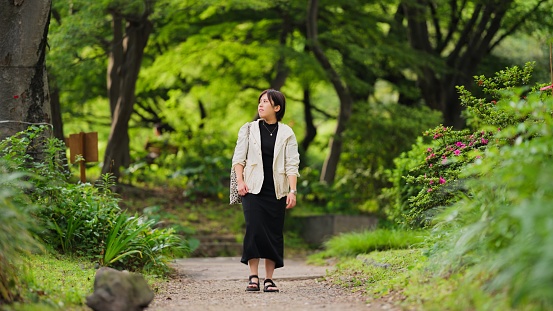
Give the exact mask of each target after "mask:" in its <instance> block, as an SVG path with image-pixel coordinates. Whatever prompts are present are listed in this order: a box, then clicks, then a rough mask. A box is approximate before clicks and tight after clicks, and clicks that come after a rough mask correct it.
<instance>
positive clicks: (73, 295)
mask: <svg viewBox="0 0 553 311" xmlns="http://www.w3.org/2000/svg"><path fill="white" fill-rule="evenodd" d="M24 265H25V268H24V269H23V270H24V272H23V276H22V279H23V281H25V283H26V285H25V286H26V287H25V288H22V290H21V292H22V294H21V296H22V299H23V301H22V302H19V303H16V304H13V305H11V306H9V307H8V306H4V310H58V309H64V310H88V309H87V308H86V307H84V302H85V299H86V296H87V295H89V294H91V293H92V289H93V283H94V274H95V272H96V269H95V268H94V265H93V264H92V263H90V262H89V261H85V260H79V259H76V258H71V257H55V256H54V255H52V254H33V255H29V256H27V257H26V258H25V260H24Z"/></svg>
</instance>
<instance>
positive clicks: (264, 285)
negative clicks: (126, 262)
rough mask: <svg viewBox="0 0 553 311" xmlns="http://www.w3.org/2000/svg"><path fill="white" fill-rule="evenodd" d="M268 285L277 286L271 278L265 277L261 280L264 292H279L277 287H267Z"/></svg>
mask: <svg viewBox="0 0 553 311" xmlns="http://www.w3.org/2000/svg"><path fill="white" fill-rule="evenodd" d="M269 287H277V286H276V284H275V282H273V280H271V279H265V281H264V282H263V291H264V292H266V293H276V292H279V289H278V288H277V289H269Z"/></svg>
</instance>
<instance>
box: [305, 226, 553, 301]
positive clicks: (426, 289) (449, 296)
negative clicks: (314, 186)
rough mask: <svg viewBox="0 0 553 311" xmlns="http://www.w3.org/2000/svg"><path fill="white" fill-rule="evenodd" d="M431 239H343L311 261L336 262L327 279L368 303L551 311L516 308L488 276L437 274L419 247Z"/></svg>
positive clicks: (398, 234)
mask: <svg viewBox="0 0 553 311" xmlns="http://www.w3.org/2000/svg"><path fill="white" fill-rule="evenodd" d="M428 234H429V233H427V232H416V233H415V232H413V231H389V230H382V229H379V230H376V231H374V232H363V233H348V234H342V235H340V236H336V237H334V238H332V239H331V240H329V241H328V242H327V243H326V244H325V250H323V251H322V252H319V253H316V254H314V255H311V256H309V261H310V262H311V263H318V262H322V261H324V260H327V261H328V260H329V258H331V259H332V261H333V262H334V264H335V267H336V269H334V270H333V271H332V272H331V273H329V274H328V275H327V276H326V278H327V280H329V281H331V282H332V283H334V284H337V285H339V286H341V287H343V288H345V289H347V290H350V291H354V292H361V293H362V294H363V295H364V296H365V297H366V298H367V300H368V301H374V300H384V301H387V302H389V301H392V302H393V303H394V304H396V305H397V306H399V307H401V308H403V309H406V310H430V311H433V310H436V311H438V310H440V311H441V310H450V311H465V310H485V311H499V310H502V311H503V310H505V311H511V310H512V311H515V310H516V311H530V310H547V308H544V307H543V306H539V305H535V304H521V305H518V306H516V307H515V306H512V305H511V304H510V303H509V301H510V299H509V297H508V294H507V292H506V291H505V290H503V291H490V290H487V289H488V288H489V287H488V286H487V285H488V284H489V280H490V275H488V274H487V273H483V272H481V271H480V272H478V273H476V272H475V270H471V269H470V268H467V269H465V270H463V271H458V272H456V273H449V274H447V273H446V274H444V273H438V272H436V271H434V269H433V265H432V262H431V261H430V260H428V259H429V258H428V257H427V255H426V254H427V250H428V249H427V245H425V243H424V242H420V241H419V242H417V241H418V239H419V238H422V239H423V238H424V237H425V236H428ZM392 237H394V238H392ZM390 241H394V242H393V243H391V242H390ZM414 246H415V247H416V248H413V247H414ZM394 247H399V248H403V249H393V248H394ZM390 248H392V249H390Z"/></svg>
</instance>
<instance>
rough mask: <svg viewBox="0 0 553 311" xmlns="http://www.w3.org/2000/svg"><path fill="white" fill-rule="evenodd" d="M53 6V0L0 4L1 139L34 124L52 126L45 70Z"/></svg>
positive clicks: (26, 0) (16, 1)
mask: <svg viewBox="0 0 553 311" xmlns="http://www.w3.org/2000/svg"><path fill="white" fill-rule="evenodd" d="M50 6H51V1H50V0H42V1H41V0H11V1H7V0H4V1H2V4H0V20H1V21H2V22H1V23H0V105H1V108H0V139H4V138H6V137H8V136H11V135H13V134H15V133H17V132H20V131H22V130H25V129H26V128H27V127H28V126H29V125H30V124H48V125H51V124H52V121H51V112H50V97H49V94H48V77H47V74H46V66H45V52H46V40H47V36H48V25H49V23H50Z"/></svg>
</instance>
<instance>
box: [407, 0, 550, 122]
mask: <svg viewBox="0 0 553 311" xmlns="http://www.w3.org/2000/svg"><path fill="white" fill-rule="evenodd" d="M417 2H418V3H413V2H411V1H409V2H407V1H406V2H404V3H403V4H402V8H403V10H402V12H403V13H405V18H406V20H407V29H406V30H407V35H408V38H409V43H410V45H411V47H412V48H413V49H415V50H417V51H421V52H424V53H427V54H428V55H431V56H433V57H435V59H438V58H441V59H442V60H443V61H444V68H443V69H442V72H438V71H437V70H436V69H435V68H432V67H431V66H423V67H422V68H420V70H421V72H422V73H421V74H420V75H419V76H418V77H417V84H418V87H419V89H420V90H421V94H422V97H423V99H424V100H425V102H426V104H427V105H428V106H429V107H430V108H433V109H436V110H439V111H441V112H442V114H443V117H444V124H445V125H449V126H453V127H454V128H462V127H464V126H465V122H464V120H463V119H462V118H461V111H462V106H461V103H460V101H459V97H458V94H457V90H456V88H455V87H456V86H458V85H467V84H469V83H470V82H471V81H472V76H474V75H475V71H476V69H477V68H478V65H479V64H480V63H481V62H482V60H483V59H484V57H486V56H487V55H488V54H490V52H491V50H492V48H493V47H495V46H497V45H498V43H499V42H500V41H501V40H502V39H503V38H504V36H502V37H500V38H499V39H497V40H495V41H494V38H495V37H496V35H497V34H498V32H499V30H500V29H501V22H502V20H503V18H504V17H505V14H506V12H507V10H508V9H509V7H510V5H511V3H512V2H513V1H512V0H501V1H499V0H498V1H488V2H483V3H479V4H478V5H476V6H475V7H474V8H473V9H472V10H473V11H472V12H471V13H469V11H465V10H463V9H462V8H461V9H459V12H456V13H459V17H458V18H459V19H461V16H463V15H466V16H469V14H470V18H467V20H465V21H463V23H461V24H462V25H463V26H462V27H458V24H459V21H458V20H457V21H452V22H451V23H450V24H449V27H450V28H449V29H445V31H439V33H448V34H453V33H458V34H459V39H458V40H456V41H455V42H454V43H452V42H450V40H448V39H451V38H452V36H448V37H447V38H443V39H444V40H437V41H438V42H437V43H436V44H434V45H432V43H431V41H430V35H429V31H428V24H427V23H428V18H427V15H428V14H427V13H428V12H429V11H431V9H430V7H429V6H431V5H432V4H429V3H428V2H427V1H425V0H418V1H417ZM540 5H541V2H540V3H538V4H535V6H536V9H537V8H538V7H539V6H540ZM530 12H531V11H530ZM521 18H523V17H521ZM521 24H522V22H521V23H519V24H517V25H515V26H514V28H512V29H511V30H510V31H514V29H516V28H518V27H520V25H521ZM438 30H439V29H438ZM443 55H445V56H443Z"/></svg>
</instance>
